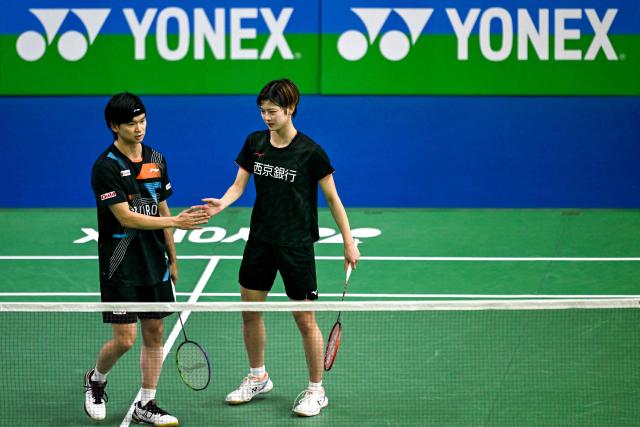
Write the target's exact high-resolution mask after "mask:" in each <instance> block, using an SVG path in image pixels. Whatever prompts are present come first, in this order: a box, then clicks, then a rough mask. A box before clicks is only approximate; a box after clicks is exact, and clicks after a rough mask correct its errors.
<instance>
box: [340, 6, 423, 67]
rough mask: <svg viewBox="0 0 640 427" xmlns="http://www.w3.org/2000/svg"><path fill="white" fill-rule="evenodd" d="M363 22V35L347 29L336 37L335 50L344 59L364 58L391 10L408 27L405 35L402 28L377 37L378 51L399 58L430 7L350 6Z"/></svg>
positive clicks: (415, 36)
mask: <svg viewBox="0 0 640 427" xmlns="http://www.w3.org/2000/svg"><path fill="white" fill-rule="evenodd" d="M351 11H352V12H353V13H355V14H356V15H357V16H358V18H360V20H361V21H362V23H363V24H364V26H365V28H366V30H367V35H366V36H365V35H364V34H362V33H361V32H360V31H357V30H349V31H346V32H344V33H342V34H341V35H340V38H338V52H339V53H340V55H341V56H342V57H343V58H344V59H346V60H347V61H358V60H360V59H362V57H364V55H365V54H366V53H367V50H368V49H369V46H370V45H372V44H373V42H374V41H375V40H376V38H377V37H378V35H379V34H380V31H381V30H382V27H383V25H384V23H385V22H386V21H387V18H388V17H389V15H390V14H391V12H392V11H393V12H395V13H396V14H398V15H399V16H400V18H402V20H403V21H404V23H405V24H406V25H407V28H408V29H409V34H410V36H411V40H409V37H407V35H406V34H405V33H403V32H402V31H398V30H391V31H388V32H386V33H384V34H383V35H382V37H380V53H381V54H382V56H384V57H385V58H386V59H388V60H390V61H400V60H401V59H403V58H404V57H406V56H407V55H408V54H409V51H410V50H411V46H413V45H415V44H416V42H417V41H418V38H419V37H420V34H421V33H422V30H423V29H424V27H425V26H426V25H427V22H428V21H429V18H430V17H431V14H432V13H433V9H424V8H393V9H390V8H352V9H351Z"/></svg>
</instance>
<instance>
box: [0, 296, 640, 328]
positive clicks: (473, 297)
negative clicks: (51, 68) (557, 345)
mask: <svg viewBox="0 0 640 427" xmlns="http://www.w3.org/2000/svg"><path fill="white" fill-rule="evenodd" d="M176 295H178V296H189V297H190V298H189V302H191V300H192V299H193V297H194V295H196V292H176ZM43 296H55V297H66V296H76V297H95V296H100V293H99V292H0V298H3V297H34V298H39V297H43ZM269 296H270V297H277V298H287V294H285V293H280V292H272V293H270V294H269ZM320 296H321V297H335V298H338V297H341V296H342V293H324V292H321V293H320ZM348 296H349V298H394V299H400V298H408V299H416V298H433V299H436V298H460V299H483V298H488V299H509V298H513V299H519V298H534V299H535V298H539V299H543V298H549V299H552V298H561V299H564V298H594V297H597V298H640V295H600V294H589V295H556V294H542V295H537V294H361V293H349V294H348ZM199 297H233V298H240V293H239V292H200V293H198V294H197V295H196V299H195V300H197V299H198V298H199ZM195 300H194V301H195ZM185 320H186V318H184V317H183V318H182V321H183V322H184V321H185Z"/></svg>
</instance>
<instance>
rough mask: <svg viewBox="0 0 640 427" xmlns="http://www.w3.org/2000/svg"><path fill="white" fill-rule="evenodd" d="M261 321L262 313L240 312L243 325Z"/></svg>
mask: <svg viewBox="0 0 640 427" xmlns="http://www.w3.org/2000/svg"><path fill="white" fill-rule="evenodd" d="M261 319H262V313H259V312H256V311H243V312H242V321H243V322H244V323H245V324H250V323H255V322H260V320H261Z"/></svg>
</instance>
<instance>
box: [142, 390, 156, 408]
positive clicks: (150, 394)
mask: <svg viewBox="0 0 640 427" xmlns="http://www.w3.org/2000/svg"><path fill="white" fill-rule="evenodd" d="M155 397H156V391H155V390H154V389H152V388H141V389H140V406H144V405H146V404H147V403H149V401H150V400H153V399H154V398H155Z"/></svg>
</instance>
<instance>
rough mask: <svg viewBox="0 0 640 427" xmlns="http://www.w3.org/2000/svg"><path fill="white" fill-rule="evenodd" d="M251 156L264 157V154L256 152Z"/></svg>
mask: <svg viewBox="0 0 640 427" xmlns="http://www.w3.org/2000/svg"><path fill="white" fill-rule="evenodd" d="M253 155H254V156H256V157H257V158H261V157H264V153H258V152H256V153H253Z"/></svg>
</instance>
